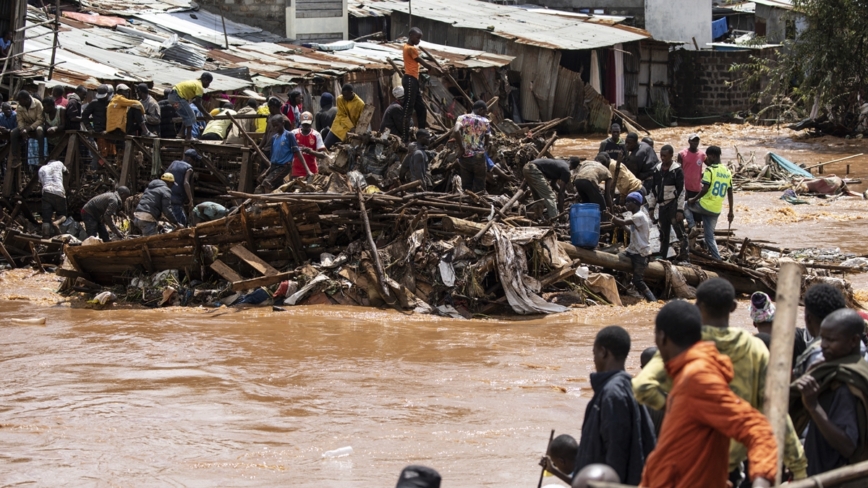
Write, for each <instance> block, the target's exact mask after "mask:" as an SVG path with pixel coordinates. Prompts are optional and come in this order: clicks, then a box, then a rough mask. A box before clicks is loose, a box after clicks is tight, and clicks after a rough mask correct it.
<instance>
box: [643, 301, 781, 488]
mask: <svg viewBox="0 0 868 488" xmlns="http://www.w3.org/2000/svg"><path fill="white" fill-rule="evenodd" d="M701 338H702V316H701V315H700V313H699V309H698V308H696V307H695V306H694V305H692V304H690V303H688V302H685V301H674V302H670V303H668V304H666V306H664V307H663V308H662V309H661V310H660V313H658V314H657V319H656V321H655V330H654V341H655V342H656V343H657V348H658V349H659V351H660V355H661V356H662V357H663V361H664V362H665V363H666V371H667V372H668V373H669V375H670V376H671V377H672V390H671V392H670V393H669V397H668V399H667V401H666V421H665V422H663V427H662V429H661V431H660V437H659V439H658V440H657V447H656V449H654V452H652V453H651V455H650V456H649V457H648V461H647V462H646V463H645V471H644V472H643V473H642V483H641V486H643V487H646V488H682V487H683V488H687V487H691V488H694V487H699V486H701V487H703V488H724V487H726V486H727V475H728V473H727V471H728V469H727V466H728V459H729V439H730V438H733V439H735V440H737V441H738V442H741V443H742V444H744V445H745V446H747V449H748V458H750V471H751V472H750V478H751V480H752V481H753V486H754V487H768V486H771V484H772V482H773V481H774V479H775V475H776V474H777V444H776V443H775V439H774V433H773V432H772V428H771V425H769V422H768V420H766V418H765V417H764V416H763V415H762V414H761V413H760V412H758V411H757V410H755V409H754V408H753V407H751V406H750V404H748V403H747V402H746V401H744V400H742V399H740V398H739V397H737V396H736V395H735V393H733V392H732V390H730V388H729V382H730V381H731V380H732V377H733V370H732V362H731V361H730V359H729V358H728V357H726V356H724V355H722V354H720V353H719V352H718V351H717V348H716V347H715V346H714V343H712V342H703V341H701V340H700V339H701Z"/></svg>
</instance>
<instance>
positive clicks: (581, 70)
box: [350, 0, 670, 129]
mask: <svg viewBox="0 0 868 488" xmlns="http://www.w3.org/2000/svg"><path fill="white" fill-rule="evenodd" d="M356 1H357V3H355V4H354V5H353V6H352V7H351V9H350V13H351V26H350V31H351V32H357V33H359V34H360V35H369V34H371V32H369V31H370V30H371V29H373V28H376V26H378V25H380V26H383V25H385V26H388V28H389V33H388V35H389V38H390V39H398V38H401V37H402V36H406V35H407V32H408V30H409V24H410V22H411V20H410V12H409V7H410V6H409V4H408V3H406V2H401V1H397V0H371V1H364V2H360V1H358V0H356ZM412 8H413V11H412V25H413V26H414V27H419V28H421V29H422V30H423V32H424V35H425V37H424V39H425V40H426V41H430V42H433V43H438V44H444V45H448V46H455V47H461V48H466V49H474V50H479V51H485V52H489V53H496V54H502V55H509V56H513V57H514V60H513V61H512V63H510V65H509V70H508V72H507V76H508V82H509V85H510V86H511V88H512V89H511V91H510V93H509V97H510V106H511V107H512V108H513V114H512V116H513V117H512V118H513V120H515V121H517V122H523V121H548V120H554V119H557V118H560V117H566V116H570V117H572V118H573V119H574V120H575V121H588V125H587V126H586V127H577V128H579V129H582V128H585V129H604V128H606V126H607V125H608V115H602V116H595V115H596V114H595V113H594V112H595V111H597V110H598V109H604V107H602V105H606V104H600V103H598V102H596V101H595V98H596V97H595V95H596V94H598V93H599V94H602V95H603V96H604V97H605V100H607V101H608V102H609V103H611V104H613V105H615V106H616V107H619V108H624V109H626V110H628V111H629V112H631V113H634V114H635V113H639V108H640V107H642V108H645V107H649V106H651V105H652V103H653V102H654V100H655V99H659V100H661V101H663V102H665V103H667V104H668V86H669V78H668V64H667V63H668V53H669V48H670V44H668V43H665V42H659V41H655V40H653V39H651V36H650V35H649V34H648V32H646V31H644V30H641V29H637V28H633V27H628V26H624V25H620V22H622V21H623V20H625V19H624V18H623V17H612V16H595V15H586V14H579V13H573V12H563V11H556V10H549V9H543V8H537V7H533V6H531V7H513V6H506V5H496V4H492V3H485V2H478V1H469V2H467V1H464V2H458V1H454V0H449V1H435V0H414V1H413V3H412ZM384 16H388V17H389V19H388V22H386V21H383V20H382V19H381V18H382V17H384ZM372 18H373V19H378V20H373V21H371V20H369V19H372ZM586 86H587V87H592V88H593V90H588V89H586ZM605 110H608V107H605Z"/></svg>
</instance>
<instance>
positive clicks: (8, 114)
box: [0, 102, 18, 130]
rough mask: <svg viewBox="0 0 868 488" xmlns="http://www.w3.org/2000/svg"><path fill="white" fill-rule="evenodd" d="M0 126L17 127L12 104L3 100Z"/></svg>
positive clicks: (6, 127)
mask: <svg viewBox="0 0 868 488" xmlns="http://www.w3.org/2000/svg"><path fill="white" fill-rule="evenodd" d="M0 127H3V128H4V129H7V130H13V129H15V128H16V127H18V114H17V113H15V111H14V110H12V105H10V104H9V102H3V109H2V111H0Z"/></svg>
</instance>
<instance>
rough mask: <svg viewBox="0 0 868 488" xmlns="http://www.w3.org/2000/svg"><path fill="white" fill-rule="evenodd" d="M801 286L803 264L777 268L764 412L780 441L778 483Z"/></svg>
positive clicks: (781, 466) (778, 481) (776, 438)
mask: <svg viewBox="0 0 868 488" xmlns="http://www.w3.org/2000/svg"><path fill="white" fill-rule="evenodd" d="M801 289H802V270H801V267H800V266H799V265H798V264H796V263H783V264H782V265H781V269H780V271H778V288H777V291H776V294H775V296H776V298H777V303H776V311H775V320H774V322H773V324H772V342H771V350H770V354H769V366H768V371H767V373H766V388H765V394H764V398H763V413H764V414H765V416H766V417H768V419H769V423H771V424H772V429H773V430H774V432H775V441H777V443H778V474H777V478H776V479H775V483H776V484H780V482H781V473H782V471H783V460H784V439H785V436H786V432H787V415H788V412H787V410H788V408H789V402H790V375H791V372H792V370H793V364H792V363H793V344H794V342H795V338H796V317H797V315H798V313H799V297H800V295H801Z"/></svg>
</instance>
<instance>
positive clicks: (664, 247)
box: [648, 144, 688, 260]
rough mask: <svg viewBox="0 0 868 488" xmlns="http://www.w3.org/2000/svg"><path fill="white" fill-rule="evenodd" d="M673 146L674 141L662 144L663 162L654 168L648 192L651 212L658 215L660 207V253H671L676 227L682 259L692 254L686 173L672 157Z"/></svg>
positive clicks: (667, 255)
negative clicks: (686, 210) (686, 225)
mask: <svg viewBox="0 0 868 488" xmlns="http://www.w3.org/2000/svg"><path fill="white" fill-rule="evenodd" d="M673 152H674V151H673V149H672V146H670V145H668V144H667V145H665V146H663V147H661V148H660V163H659V164H657V166H656V167H655V168H654V175H653V176H652V183H651V188H650V191H649V192H648V213H649V214H651V215H654V208H655V207H656V208H657V212H658V214H657V221H656V222H655V223H657V222H659V224H660V257H661V258H662V259H667V258H668V257H669V240H670V237H671V232H672V228H673V227H675V235H676V236H677V237H678V240H679V241H681V254H680V255H679V259H681V260H686V259H687V255H688V249H687V233H686V232H684V223H683V222H684V173H682V172H681V165H680V164H678V163H676V162H673V161H672V156H673V154H672V153H673Z"/></svg>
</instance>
